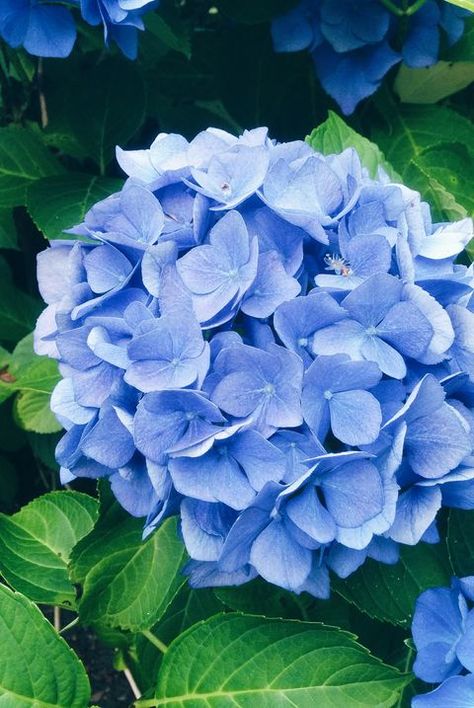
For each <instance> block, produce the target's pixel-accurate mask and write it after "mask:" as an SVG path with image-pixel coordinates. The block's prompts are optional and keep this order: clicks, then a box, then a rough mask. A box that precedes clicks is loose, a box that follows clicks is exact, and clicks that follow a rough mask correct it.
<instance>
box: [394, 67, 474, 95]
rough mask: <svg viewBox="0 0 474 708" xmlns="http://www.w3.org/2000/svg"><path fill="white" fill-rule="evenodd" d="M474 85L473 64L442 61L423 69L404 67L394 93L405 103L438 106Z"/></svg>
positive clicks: (396, 81) (399, 73) (398, 75)
mask: <svg viewBox="0 0 474 708" xmlns="http://www.w3.org/2000/svg"><path fill="white" fill-rule="evenodd" d="M472 81H474V62H468V61H462V62H461V61H460V62H454V63H453V62H448V61H439V62H437V63H436V64H433V66H428V67H424V68H423V69H412V68H410V67H408V66H407V65H406V64H402V65H401V66H400V69H399V70H398V74H397V78H396V79H395V90H396V92H397V93H398V95H399V96H400V99H401V100H402V102H403V103H436V102H437V101H440V100H441V99H442V98H446V97H447V96H451V94H453V93H456V91H461V90H462V89H463V88H466V86H469V84H470V83H471V82H472Z"/></svg>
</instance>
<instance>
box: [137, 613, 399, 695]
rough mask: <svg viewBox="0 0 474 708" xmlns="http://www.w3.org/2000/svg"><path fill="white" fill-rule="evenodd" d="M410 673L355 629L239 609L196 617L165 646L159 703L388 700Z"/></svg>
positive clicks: (159, 686) (396, 693) (159, 680)
mask: <svg viewBox="0 0 474 708" xmlns="http://www.w3.org/2000/svg"><path fill="white" fill-rule="evenodd" d="M406 683H407V678H406V677H405V676H403V675H402V674H400V673H399V672H398V671H397V669H395V668H393V667H390V666H385V665H384V664H382V662H381V661H380V660H379V659H376V658H374V657H373V656H371V655H370V654H369V652H368V651H367V650H366V649H365V648H364V647H362V646H361V645H360V644H358V643H357V642H356V641H355V640H354V636H353V635H351V634H348V633H347V632H343V631H341V630H339V629H335V628H329V627H326V626H324V625H320V624H312V623H309V622H298V621H291V620H277V619H275V620H272V619H267V618H265V617H255V616H249V615H240V614H228V615H217V616H215V617H212V618H211V619H209V620H207V621H206V622H204V623H201V624H197V625H194V626H193V627H191V629H189V630H188V631H187V632H185V633H184V634H182V635H181V636H180V637H178V639H176V640H175V641H174V642H173V644H172V645H171V646H170V647H169V650H168V651H167V653H166V654H165V656H164V658H163V661H162V664H161V669H160V673H159V676H158V683H157V687H156V692H155V696H156V699H155V701H156V702H153V703H152V702H146V705H156V706H164V705H169V706H183V707H184V706H187V705H189V706H190V707H191V706H197V705H201V704H202V705H207V706H209V708H220V707H221V706H224V705H225V706H227V705H229V706H230V705H233V706H238V707H242V708H243V707H244V706H274V705H275V706H276V705H278V706H301V708H303V706H308V708H309V706H318V708H334V707H335V706H347V708H350V707H352V706H353V707H354V708H356V707H357V708H362V707H363V706H364V708H368V706H377V708H383V707H385V708H388V707H389V706H393V705H394V703H395V702H396V700H397V698H398V696H399V693H400V691H401V689H402V688H403V686H404V685H405V684H406Z"/></svg>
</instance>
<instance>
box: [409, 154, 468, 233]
mask: <svg viewBox="0 0 474 708" xmlns="http://www.w3.org/2000/svg"><path fill="white" fill-rule="evenodd" d="M422 157H423V156H421V158H422ZM421 158H420V160H419V161H418V160H416V161H415V160H412V161H411V162H410V164H409V165H408V168H407V170H406V173H405V175H406V181H407V184H409V185H410V187H412V188H413V189H416V190H417V191H418V192H420V193H421V194H422V196H423V198H424V199H425V200H426V201H427V202H428V203H429V205H430V207H431V212H432V216H433V218H434V220H435V221H443V220H444V219H449V221H457V220H459V219H464V217H466V216H467V210H466V209H465V208H464V207H463V206H462V205H461V204H458V202H457V201H456V199H455V197H454V195H453V194H451V193H450V192H449V191H448V190H447V189H446V188H445V187H444V186H443V185H442V184H440V182H438V180H437V179H435V177H434V176H433V174H430V171H429V170H428V169H427V168H426V167H423V166H422V165H421V164H420V162H421Z"/></svg>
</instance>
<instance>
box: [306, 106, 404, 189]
mask: <svg viewBox="0 0 474 708" xmlns="http://www.w3.org/2000/svg"><path fill="white" fill-rule="evenodd" d="M306 142H307V143H309V144H310V145H311V147H312V148H313V149H314V150H316V151H317V152H321V153H323V155H331V154H332V153H338V152H342V151H343V150H345V149H346V148H349V147H353V148H355V149H356V150H357V152H358V153H359V156H360V159H361V162H362V164H363V165H364V166H365V167H366V168H367V169H368V170H369V173H370V175H371V176H372V177H375V176H376V175H377V170H378V168H379V167H382V168H383V169H384V170H385V172H386V173H387V174H388V175H389V176H390V177H391V178H392V179H393V180H394V181H398V182H399V181H400V177H399V176H398V175H397V173H396V172H395V171H394V169H393V167H392V166H391V165H390V164H389V163H388V162H387V161H386V159H385V157H384V155H383V153H382V151H381V150H380V149H379V148H378V147H377V145H375V143H371V142H370V140H367V138H364V137H363V136H362V135H359V133H356V131H355V130H353V129H352V128H350V127H349V126H348V125H347V123H345V122H344V121H343V120H342V118H340V117H339V116H338V115H336V113H333V112H332V111H329V117H328V119H327V120H326V121H324V123H322V124H321V125H319V126H318V127H317V128H315V129H314V130H313V132H312V133H311V135H308V137H307V138H306Z"/></svg>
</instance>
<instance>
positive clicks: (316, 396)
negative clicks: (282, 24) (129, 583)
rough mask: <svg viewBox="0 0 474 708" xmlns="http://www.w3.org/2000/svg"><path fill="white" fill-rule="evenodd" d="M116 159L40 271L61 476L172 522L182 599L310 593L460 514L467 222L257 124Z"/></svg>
mask: <svg viewBox="0 0 474 708" xmlns="http://www.w3.org/2000/svg"><path fill="white" fill-rule="evenodd" d="M374 31H375V30H374ZM338 32H339V30H337V28H336V29H334V37H339V33H338ZM356 39H357V33H355V34H354V38H353V42H355V41H356ZM118 159H119V162H120V164H121V166H122V168H123V169H124V171H125V172H126V174H127V175H128V180H127V181H126V183H125V185H124V187H123V189H122V190H121V192H119V193H118V194H114V195H112V196H110V197H108V198H107V199H105V200H104V201H102V202H99V203H98V204H96V205H95V206H94V207H93V208H92V209H91V210H90V211H89V213H88V214H87V215H86V217H85V219H84V222H83V223H82V224H80V225H78V226H76V227H74V228H73V229H71V230H70V234H72V235H73V236H78V237H80V238H79V239H76V240H75V239H71V240H64V241H55V242H53V243H52V244H51V247H50V248H49V249H47V250H46V251H44V252H43V253H41V254H40V255H39V258H38V280H39V285H40V290H41V293H42V295H43V297H44V299H45V301H46V302H47V303H48V307H47V308H46V310H45V311H44V312H43V314H42V315H41V316H40V318H39V320H38V324H37V327H36V335H35V342H36V351H37V352H38V353H40V354H46V355H48V356H50V357H53V358H55V359H57V360H58V362H59V367H60V371H61V374H62V377H63V378H62V381H61V382H60V383H59V384H58V386H57V388H56V389H55V391H54V393H53V397H52V404H51V405H52V409H53V411H54V412H55V414H56V415H57V417H58V419H59V420H60V421H61V423H62V424H63V425H64V427H65V429H66V431H67V432H66V433H65V435H64V437H63V438H62V440H61V442H60V443H59V445H58V448H57V459H58V461H59V463H60V464H61V467H62V471H61V475H62V479H63V481H70V480H72V479H74V478H77V477H92V478H99V477H108V478H109V479H110V482H111V486H112V490H113V492H114V494H115V496H116V497H117V499H118V501H119V502H120V503H121V504H122V505H123V506H124V507H125V509H127V510H128V511H129V512H130V513H131V514H134V515H135V516H138V517H145V519H146V521H145V533H146V534H148V533H151V532H152V531H153V529H155V528H156V527H157V526H158V525H159V524H160V522H161V521H162V520H163V519H164V518H166V517H167V516H169V515H171V514H175V513H178V514H179V515H180V519H181V532H182V536H183V539H184V541H185V544H186V547H187V550H188V552H189V555H190V556H191V561H190V563H189V565H188V567H187V573H188V574H189V577H190V582H191V584H192V585H193V586H195V587H200V586H205V585H226V584H239V583H243V582H246V581H248V580H250V579H252V578H254V577H256V576H257V575H260V576H261V577H263V578H265V579H266V580H268V581H270V582H272V583H275V584H277V585H280V586H282V587H284V588H288V589H291V590H294V591H296V592H301V591H303V590H306V591H309V592H311V593H313V594H314V595H316V596H318V597H326V596H327V595H328V593H329V572H330V571H332V572H334V573H336V574H337V575H339V576H340V577H343V578H344V577H347V576H348V575H350V573H352V572H354V571H355V570H356V569H357V568H358V567H359V566H360V565H361V564H362V563H364V562H365V560H366V559H367V558H372V559H375V560H377V561H381V562H385V563H396V562H397V559H398V554H399V545H400V544H408V545H414V544H416V543H418V542H420V541H422V542H427V543H436V542H437V541H438V533H437V529H436V520H437V514H438V511H439V510H440V509H441V507H443V506H445V507H446V506H447V507H456V508H462V509H473V508H474V410H473V403H474V339H473V336H472V330H473V328H472V321H473V319H474V304H473V303H474V298H473V292H474V277H473V276H474V274H473V270H472V267H470V268H468V267H466V266H464V265H461V264H458V263H457V262H456V259H457V257H458V255H459V254H460V253H461V252H462V250H463V249H464V247H465V246H466V244H467V243H468V242H469V240H470V239H471V237H472V233H473V227H472V222H471V221H470V220H469V219H464V220H462V221H459V222H456V223H442V224H432V222H431V219H430V215H429V214H430V212H429V207H428V205H427V204H425V203H423V202H422V201H421V199H420V195H419V194H418V193H417V192H414V191H412V190H410V189H408V188H407V187H405V186H403V185H401V184H397V183H391V182H390V181H389V179H388V177H386V176H384V175H379V177H378V178H377V179H373V178H371V177H370V176H369V174H368V172H367V170H366V169H365V168H364V167H363V166H362V164H361V162H360V160H359V158H358V155H357V153H356V152H355V151H354V150H353V149H348V150H346V151H344V152H343V153H342V154H340V155H330V156H328V157H325V156H323V155H320V154H316V153H314V152H313V151H312V150H311V148H310V147H309V146H308V145H306V144H305V143H302V142H293V143H288V144H278V143H276V142H274V141H272V140H270V139H269V138H268V135H267V131H266V130H265V129H263V128H258V129H256V130H252V131H248V132H245V133H244V134H243V135H241V136H240V137H238V138H237V137H234V136H232V135H229V134H228V133H224V132H223V131H221V130H216V129H209V130H206V131H204V132H203V133H200V134H199V135H198V136H197V137H196V138H195V139H194V140H192V141H191V142H188V141H187V140H185V139H184V138H183V137H182V136H179V135H165V134H160V135H159V136H158V137H157V139H156V140H155V141H154V143H153V144H152V146H151V148H150V149H149V150H137V151H130V152H127V151H123V150H118ZM420 661H421V659H420Z"/></svg>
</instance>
